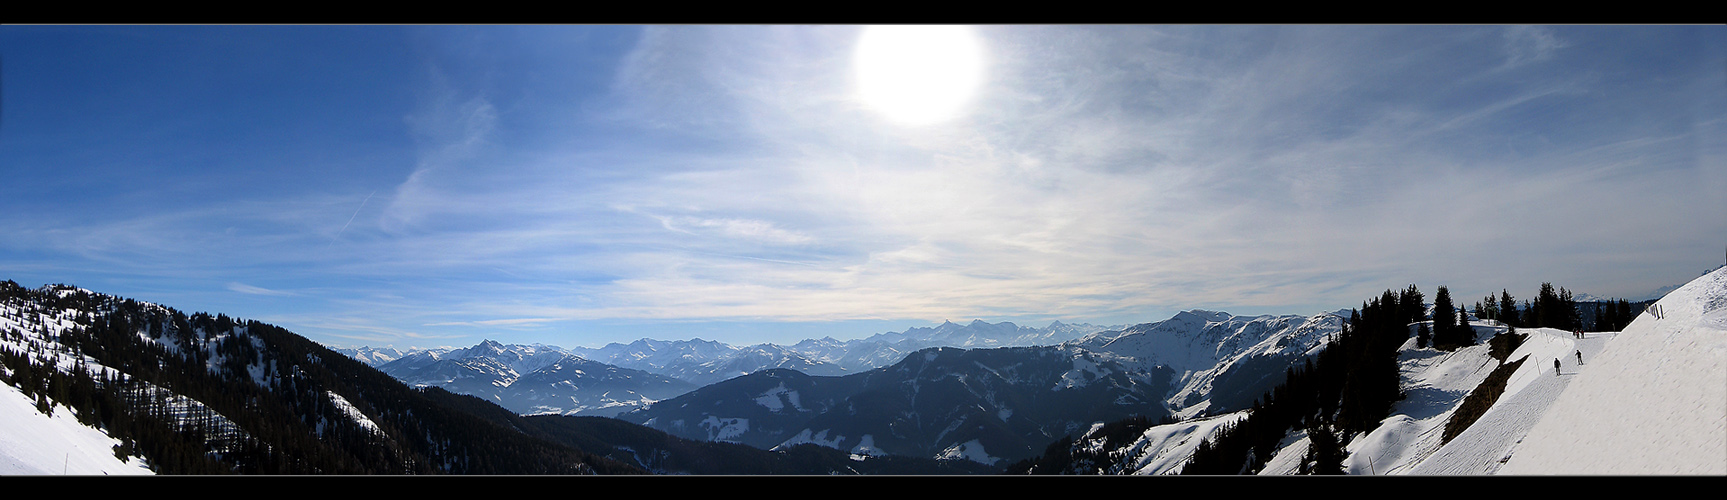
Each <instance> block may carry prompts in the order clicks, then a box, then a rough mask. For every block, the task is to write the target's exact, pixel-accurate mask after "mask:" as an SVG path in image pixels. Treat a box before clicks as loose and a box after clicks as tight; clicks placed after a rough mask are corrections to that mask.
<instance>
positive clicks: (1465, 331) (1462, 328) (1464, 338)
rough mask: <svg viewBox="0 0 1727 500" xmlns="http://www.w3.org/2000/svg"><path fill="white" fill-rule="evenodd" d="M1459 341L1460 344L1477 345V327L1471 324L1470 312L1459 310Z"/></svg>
mask: <svg viewBox="0 0 1727 500" xmlns="http://www.w3.org/2000/svg"><path fill="white" fill-rule="evenodd" d="M1457 342H1458V344H1461V345H1465V346H1471V345H1475V327H1473V326H1469V314H1468V313H1465V312H1463V311H1457Z"/></svg>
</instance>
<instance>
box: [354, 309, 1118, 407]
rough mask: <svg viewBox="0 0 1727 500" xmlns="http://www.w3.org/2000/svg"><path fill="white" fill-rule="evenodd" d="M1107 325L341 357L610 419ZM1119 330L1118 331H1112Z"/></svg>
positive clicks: (409, 379) (982, 326)
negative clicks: (662, 405) (693, 399)
mask: <svg viewBox="0 0 1727 500" xmlns="http://www.w3.org/2000/svg"><path fill="white" fill-rule="evenodd" d="M1109 328H1112V327H1104V326H1095V325H1090V324H1079V325H1070V324H1066V323H1062V322H1059V321H1057V322H1053V323H1051V324H1050V325H1049V326H1047V327H1043V328H1030V327H1022V326H1019V325H1015V324H1013V323H1009V322H1003V323H994V324H992V323H988V322H984V321H981V320H977V321H972V322H971V323H969V324H965V325H960V324H956V323H952V322H945V323H943V324H941V325H938V326H936V327H916V328H910V329H907V330H906V331H904V332H888V333H881V334H876V335H873V336H870V337H868V338H864V339H856V340H847V341H839V340H835V339H833V338H831V337H829V338H823V339H811V340H805V341H802V342H799V343H797V344H796V345H793V346H790V347H785V346H779V345H775V344H756V345H752V346H745V347H736V346H732V345H728V344H725V343H722V342H715V341H711V340H702V339H691V340H674V341H667V340H655V339H645V338H644V339H641V340H637V341H635V342H631V343H629V344H621V343H612V344H608V345H606V346H605V347H601V348H598V349H593V348H583V347H577V348H569V349H566V348H561V347H556V346H548V345H543V344H535V345H515V344H511V345H503V344H499V343H497V342H495V341H490V340H487V341H484V342H481V343H480V344H476V345H474V346H471V347H467V348H463V349H424V350H408V351H399V350H396V349H391V348H374V347H362V348H359V349H338V350H337V351H338V352H342V353H343V354H347V355H348V356H350V357H353V358H354V359H357V360H360V361H362V362H365V363H367V364H370V365H372V366H374V367H377V368H378V369H379V370H381V371H383V372H384V373H387V374H390V375H391V376H393V377H396V378H398V379H401V380H402V381H403V382H405V383H408V384H409V385H416V386H436V387H442V388H444V389H447V390H450V391H452V392H456V393H459V394H469V395H474V396H478V397H481V398H483V399H487V400H489V401H492V402H494V403H497V404H499V405H501V406H504V407H505V408H509V409H511V410H513V411H516V412H518V413H522V414H542V413H556V414H564V415H593V416H614V415H617V414H619V413H622V412H625V411H630V410H633V409H636V408H640V407H642V406H645V405H646V404H648V403H651V402H653V401H657V400H660V399H665V398H669V397H672V396H677V395H679V394H683V393H685V392H688V391H690V390H693V389H695V388H697V387H701V386H705V385H709V384H713V383H717V382H721V381H724V380H727V379H731V378H735V377H740V376H743V375H748V374H751V373H755V372H759V371H762V370H768V369H790V370H796V371H799V372H802V373H805V374H809V375H818V376H838V375H845V374H850V373H858V372H862V371H865V370H869V369H873V368H877V367H881V366H886V365H888V364H891V363H894V362H897V361H899V360H900V359H901V358H904V357H905V355H906V354H908V353H910V352H913V351H916V350H918V349H923V348H927V347H933V346H943V347H963V348H978V347H1005V346H1030V345H1038V344H1044V345H1048V344H1054V343H1059V342H1062V341H1065V340H1070V339H1074V338H1078V337H1080V336H1082V335H1086V334H1090V333H1095V332H1099V331H1104V330H1107V329H1109ZM1114 328H1119V327H1114Z"/></svg>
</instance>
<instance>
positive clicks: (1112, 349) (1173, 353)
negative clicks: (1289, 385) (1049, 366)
mask: <svg viewBox="0 0 1727 500" xmlns="http://www.w3.org/2000/svg"><path fill="white" fill-rule="evenodd" d="M1344 319H1345V318H1343V317H1341V316H1339V315H1337V314H1336V313H1321V314H1317V315H1313V316H1298V315H1286V316H1234V315H1231V314H1229V313H1226V312H1217V311H1202V310H1192V311H1186V312H1181V313H1178V314H1176V315H1175V316H1174V317H1171V318H1169V319H1166V320H1163V321H1158V322H1155V323H1144V324H1139V325H1134V326H1132V327H1130V328H1127V329H1125V330H1121V331H1106V332H1098V333H1093V334H1090V335H1087V336H1086V337H1084V338H1081V339H1079V340H1075V341H1071V342H1069V343H1068V345H1072V346H1076V347H1080V348H1084V349H1086V350H1089V351H1092V352H1098V353H1108V354H1111V355H1114V356H1116V357H1117V358H1118V359H1121V360H1122V362H1123V363H1124V365H1126V366H1129V367H1131V368H1133V369H1152V368H1155V367H1162V368H1166V369H1169V370H1172V371H1173V372H1174V373H1175V381H1174V390H1173V391H1172V392H1171V393H1170V394H1169V395H1167V396H1166V397H1165V398H1164V401H1165V404H1167V405H1168V407H1169V408H1170V410H1171V412H1173V413H1174V414H1175V415H1176V416H1177V417H1181V418H1188V417H1194V416H1197V415H1202V414H1207V413H1222V412H1228V411H1235V410H1240V409H1243V408H1246V407H1248V406H1249V405H1251V404H1252V403H1253V400H1254V399H1255V398H1258V397H1259V396H1260V395H1261V394H1264V393H1265V391H1266V390H1268V389H1270V388H1272V387H1273V386H1275V385H1277V384H1278V383H1279V382H1282V381H1283V375H1284V370H1285V369H1286V368H1289V367H1291V366H1295V365H1297V364H1299V363H1300V362H1301V360H1302V358H1305V357H1307V356H1311V355H1314V354H1316V353H1318V352H1319V351H1320V350H1322V349H1324V348H1325V342H1326V340H1327V339H1328V338H1329V337H1331V336H1333V335H1336V334H1337V333H1338V331H1339V330H1340V328H1342V325H1343V321H1344Z"/></svg>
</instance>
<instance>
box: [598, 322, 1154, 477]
mask: <svg viewBox="0 0 1727 500" xmlns="http://www.w3.org/2000/svg"><path fill="white" fill-rule="evenodd" d="M1168 383H1169V377H1168V372H1167V371H1166V370H1165V371H1153V372H1148V371H1135V370H1132V369H1129V368H1127V367H1125V366H1123V365H1122V364H1120V363H1118V362H1117V361H1115V360H1114V359H1112V358H1111V357H1110V356H1108V355H1099V354H1096V353H1091V352H1088V351H1085V350H1083V349H1079V348H1076V347H1070V346H1043V347H1014V348H996V349H958V348H941V347H936V348H929V349H925V350H922V351H917V352H914V353H912V354H911V355H909V356H906V357H905V358H904V359H902V360H901V361H900V362H899V363H897V364H894V365H892V366H888V367H883V368H878V369H875V370H870V371H867V372H864V373H858V374H852V375H846V376H840V377H834V376H827V377H823V376H811V375H806V374H803V373H799V372H796V371H792V370H767V371H762V372H757V373H753V374H750V375H747V376H743V377H738V378H734V379H731V380H727V381H724V382H720V383H717V384H714V385H710V386H707V387H703V388H701V389H697V390H695V391H692V392H690V393H688V394H685V395H683V396H679V397H676V398H672V399H668V400H665V401H661V402H658V403H655V404H653V405H652V406H650V407H648V408H647V409H644V410H638V411H636V412H632V413H629V414H625V415H622V416H620V417H619V418H622V419H625V420H629V421H632V422H640V423H643V424H644V425H647V426H649V427H653V428H656V429H661V430H664V431H666V432H668V433H670V434H673V435H676V436H680V437H685V438H690V439H699V440H708V441H726V442H735V443H743V444H749V445H752V446H756V447H760V448H789V447H792V446H797V445H802V444H817V445H821V446H825V447H829V448H836V449H840V450H847V451H850V452H851V453H853V454H856V455H860V456H870V455H883V454H896V455H907V456H914V457H927V458H942V459H954V458H963V459H969V460H973V461H976V462H979V463H983V464H990V465H1002V464H1004V463H1005V462H1004V461H1008V462H1011V461H1013V460H1017V459H1020V458H1023V457H1026V456H1029V455H1031V454H1033V453H1035V452H1036V451H1037V450H1039V449H1041V448H1042V447H1043V445H1044V444H1046V443H1048V442H1049V441H1050V440H1051V439H1053V438H1056V437H1059V436H1061V435H1063V434H1065V433H1068V432H1073V431H1075V430H1079V429H1083V428H1085V426H1087V425H1090V423H1091V422H1095V421H1102V420H1113V419H1118V418H1124V417H1128V416H1133V415H1149V416H1151V417H1152V418H1160V417H1162V416H1164V415H1165V413H1164V412H1163V410H1162V407H1161V405H1160V404H1159V403H1158V400H1159V399H1160V398H1161V397H1162V395H1163V394H1164V393H1166V392H1168Z"/></svg>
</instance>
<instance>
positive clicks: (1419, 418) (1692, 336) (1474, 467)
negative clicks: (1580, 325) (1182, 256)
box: [1112, 268, 1727, 475]
mask: <svg viewBox="0 0 1727 500" xmlns="http://www.w3.org/2000/svg"><path fill="white" fill-rule="evenodd" d="M1656 304H1657V305H1658V306H1659V310H1660V312H1661V315H1660V316H1659V317H1657V316H1656V315H1654V314H1651V313H1649V312H1645V313H1644V314H1642V315H1640V316H1639V317H1638V318H1637V319H1636V320H1635V321H1633V322H1632V323H1631V324H1630V325H1629V326H1627V327H1626V328H1625V330H1624V331H1622V332H1617V333H1615V332H1588V333H1586V334H1585V336H1584V338H1582V339H1578V338H1575V337H1573V336H1572V334H1571V332H1567V331H1561V330H1555V329H1551V328H1524V329H1519V330H1518V332H1519V333H1524V334H1528V335H1529V338H1528V340H1526V341H1525V342H1524V343H1523V344H1522V345H1521V346H1519V347H1518V349H1517V350H1516V351H1515V352H1513V353H1512V354H1511V356H1510V357H1509V360H1510V361H1516V360H1518V359H1525V358H1527V360H1526V361H1525V362H1524V363H1523V364H1522V365H1521V366H1519V367H1518V369H1517V371H1516V372H1514V373H1513V374H1512V376H1511V378H1510V379H1509V380H1508V381H1507V382H1506V387H1505V391H1504V392H1503V393H1502V394H1501V395H1500V397H1499V399H1498V400H1497V401H1495V402H1494V404H1493V406H1492V407H1490V408H1489V409H1488V410H1487V411H1486V412H1485V413H1483V414H1482V416H1481V417H1480V418H1479V419H1478V420H1476V422H1475V423H1474V424H1472V425H1470V426H1469V428H1468V429H1467V430H1465V431H1464V432H1462V433H1461V434H1459V435H1458V436H1457V437H1456V438H1453V439H1452V440H1451V442H1449V443H1443V444H1442V443H1441V442H1440V441H1441V437H1442V433H1443V430H1444V427H1445V423H1446V421H1448V420H1450V418H1451V416H1452V414H1453V413H1454V412H1455V409H1456V408H1457V406H1458V405H1459V404H1460V403H1461V401H1462V400H1463V398H1464V397H1465V396H1467V395H1468V394H1469V392H1470V391H1472V390H1474V389H1475V388H1476V387H1477V386H1478V385H1480V384H1481V382H1482V381H1483V380H1485V379H1486V378H1487V375H1488V374H1489V373H1491V372H1492V371H1493V369H1494V368H1496V367H1497V366H1498V364H1499V362H1498V360H1496V359H1493V358H1492V357H1491V356H1489V355H1488V354H1487V352H1488V346H1487V345H1486V343H1485V339H1487V338H1488V337H1491V336H1492V334H1493V333H1494V332H1496V331H1499V330H1502V329H1503V328H1504V327H1503V326H1502V325H1499V324H1497V323H1496V322H1492V321H1478V322H1473V321H1472V323H1473V326H1474V327H1475V329H1476V332H1477V333H1476V335H1477V338H1480V339H1482V340H1483V342H1482V343H1481V344H1478V345H1475V346H1471V347H1466V348H1463V349H1458V350H1456V351H1452V352H1444V351H1437V350H1434V349H1432V348H1416V347H1415V346H1414V342H1415V341H1414V339H1411V340H1410V341H1409V343H1408V344H1405V345H1404V346H1403V348H1402V352H1401V354H1400V355H1399V365H1400V371H1401V372H1402V381H1401V385H1402V387H1403V390H1404V393H1405V396H1406V397H1405V398H1404V399H1403V400H1401V401H1398V402H1397V403H1396V404H1395V405H1394V406H1393V408H1392V415H1391V416H1390V417H1388V418H1386V419H1385V420H1384V421H1382V422H1381V423H1380V426H1379V427H1378V428H1376V429H1374V430H1373V431H1370V432H1367V433H1364V434H1361V435H1358V436H1355V437H1354V438H1353V439H1351V440H1350V442H1349V443H1347V450H1348V452H1349V456H1348V458H1347V459H1346V460H1345V462H1344V467H1345V469H1346V470H1347V472H1348V473H1350V474H1363V475H1367V474H1375V475H1385V474H1392V475H1486V474H1514V475H1539V474H1613V475H1628V474H1661V475H1691V474H1700V475H1701V474H1707V475H1721V474H1727V268H1722V269H1717V270H1715V271H1712V272H1710V273H1708V274H1706V275H1704V276H1703V277H1701V278H1698V279H1696V280H1694V281H1692V282H1691V283H1689V284H1687V285H1684V286H1682V287H1680V288H1678V289H1676V290H1674V291H1673V292H1672V293H1670V294H1668V295H1667V296H1666V297H1664V298H1662V299H1661V300H1660V301H1658V302H1657V303H1656ZM1579 356H1581V358H1582V363H1579V362H1578V361H1579V360H1578V357H1579ZM1555 360H1558V361H1559V365H1560V366H1559V369H1558V370H1557V374H1556V373H1555V370H1554V361H1555ZM1242 416H1243V414H1242V413H1235V414H1229V415H1224V416H1222V417H1220V418H1223V419H1231V420H1232V419H1237V418H1241V417H1242ZM1202 422H1204V423H1206V424H1208V425H1204V426H1197V425H1196V424H1199V423H1202ZM1219 423H1220V422H1216V421H1202V420H1195V421H1188V422H1181V423H1177V424H1173V425H1163V426H1157V427H1153V428H1151V429H1148V430H1147V431H1146V432H1145V433H1144V434H1143V435H1142V436H1141V437H1140V438H1139V439H1138V440H1137V441H1136V442H1134V443H1132V444H1130V445H1128V446H1126V447H1123V448H1121V449H1118V450H1116V451H1114V452H1112V453H1115V454H1116V455H1117V456H1123V457H1128V461H1126V462H1125V463H1124V464H1123V465H1126V466H1128V467H1124V468H1130V469H1131V470H1123V471H1112V472H1115V473H1131V474H1167V473H1172V472H1179V471H1180V467H1181V466H1182V465H1183V464H1185V462H1186V461H1187V459H1188V458H1189V457H1190V456H1191V455H1192V450H1193V446H1195V445H1196V444H1197V441H1198V438H1201V437H1208V436H1210V435H1211V434H1213V433H1214V432H1215V429H1216V427H1217V424H1219ZM1307 446H1308V442H1307V437H1306V436H1305V435H1304V434H1303V433H1301V432H1299V431H1297V432H1294V433H1292V435H1291V436H1290V437H1289V438H1287V439H1285V441H1284V443H1283V445H1282V446H1281V447H1280V448H1279V451H1278V452H1277V454H1276V456H1274V457H1272V458H1271V459H1270V460H1268V461H1267V462H1266V466H1265V469H1264V470H1262V471H1260V474H1267V475H1281V474H1294V473H1296V471H1297V470H1298V468H1299V467H1300V462H1301V456H1302V455H1303V454H1304V453H1305V452H1306V451H1307Z"/></svg>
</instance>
